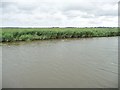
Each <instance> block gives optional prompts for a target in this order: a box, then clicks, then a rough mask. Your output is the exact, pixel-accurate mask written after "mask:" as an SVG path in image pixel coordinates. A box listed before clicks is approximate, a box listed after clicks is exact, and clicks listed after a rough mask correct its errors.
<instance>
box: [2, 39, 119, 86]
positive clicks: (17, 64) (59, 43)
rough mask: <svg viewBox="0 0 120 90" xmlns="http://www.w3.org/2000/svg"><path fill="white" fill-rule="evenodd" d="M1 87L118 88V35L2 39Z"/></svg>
mask: <svg viewBox="0 0 120 90" xmlns="http://www.w3.org/2000/svg"><path fill="white" fill-rule="evenodd" d="M2 65H3V69H2V70H3V71H2V75H3V77H2V79H3V81H2V87H3V88H117V87H118V37H109V38H106V37H103V38H83V39H62V40H45V41H33V42H18V43H5V44H3V46H2Z"/></svg>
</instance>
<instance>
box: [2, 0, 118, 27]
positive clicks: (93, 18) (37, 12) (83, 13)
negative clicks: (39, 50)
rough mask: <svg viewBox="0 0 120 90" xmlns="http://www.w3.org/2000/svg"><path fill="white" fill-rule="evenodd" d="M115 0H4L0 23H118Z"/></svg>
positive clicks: (115, 24) (45, 24) (112, 24)
mask: <svg viewBox="0 0 120 90" xmlns="http://www.w3.org/2000/svg"><path fill="white" fill-rule="evenodd" d="M117 2H118V0H101V1H99V2H98V1H97V0H91V1H88V0H69V1H68V0H39V1H38V0H29V1H28V2H27V1H24V0H4V1H2V2H1V3H2V7H1V8H2V25H1V26H32V27H35V26H77V27H87V26H108V27H109V26H112V27H113V26H118V25H117V24H118V23H117V22H118V19H117V14H118V5H117Z"/></svg>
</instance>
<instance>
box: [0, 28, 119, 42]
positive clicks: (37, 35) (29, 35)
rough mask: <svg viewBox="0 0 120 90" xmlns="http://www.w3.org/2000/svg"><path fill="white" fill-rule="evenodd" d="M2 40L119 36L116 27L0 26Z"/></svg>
mask: <svg viewBox="0 0 120 90" xmlns="http://www.w3.org/2000/svg"><path fill="white" fill-rule="evenodd" d="M0 30H2V32H1V31H0V37H2V39H1V41H2V42H11V41H28V40H46V39H61V38H84V37H110V36H119V35H120V32H118V28H2V29H0Z"/></svg>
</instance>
